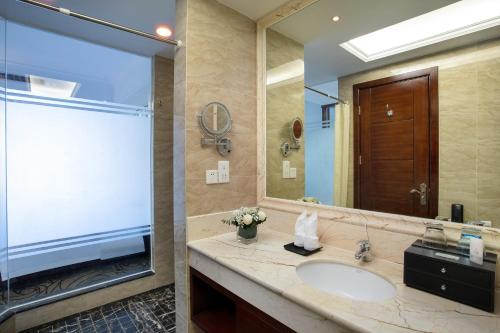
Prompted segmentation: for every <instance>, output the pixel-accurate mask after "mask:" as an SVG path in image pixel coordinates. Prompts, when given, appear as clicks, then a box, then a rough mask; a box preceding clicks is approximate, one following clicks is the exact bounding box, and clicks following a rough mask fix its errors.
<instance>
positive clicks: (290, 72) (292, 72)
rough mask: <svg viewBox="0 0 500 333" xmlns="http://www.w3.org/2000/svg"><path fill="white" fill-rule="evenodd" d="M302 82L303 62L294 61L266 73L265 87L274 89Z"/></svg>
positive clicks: (300, 60)
mask: <svg viewBox="0 0 500 333" xmlns="http://www.w3.org/2000/svg"><path fill="white" fill-rule="evenodd" d="M299 81H304V60H302V59H296V60H293V61H290V62H287V63H286V64H283V65H280V66H278V67H275V68H272V69H270V70H268V71H267V80H266V83H267V87H268V88H275V87H280V86H283V85H286V84H290V83H295V82H299Z"/></svg>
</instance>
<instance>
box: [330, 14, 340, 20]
mask: <svg viewBox="0 0 500 333" xmlns="http://www.w3.org/2000/svg"><path fill="white" fill-rule="evenodd" d="M332 21H333V22H338V21H340V16H337V15H335V16H334V17H332Z"/></svg>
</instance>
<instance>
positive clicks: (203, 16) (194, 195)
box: [174, 0, 257, 332]
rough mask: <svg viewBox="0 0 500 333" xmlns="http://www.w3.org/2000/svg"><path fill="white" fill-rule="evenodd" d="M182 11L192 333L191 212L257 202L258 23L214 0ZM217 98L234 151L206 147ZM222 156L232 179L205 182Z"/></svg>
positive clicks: (180, 145)
mask: <svg viewBox="0 0 500 333" xmlns="http://www.w3.org/2000/svg"><path fill="white" fill-rule="evenodd" d="M176 11H177V12H176V30H177V31H176V38H178V39H181V40H182V41H183V42H184V46H183V47H182V48H180V49H178V50H177V53H176V57H175V79H174V81H175V93H174V94H175V101H174V109H175V111H174V113H175V117H174V126H175V128H174V189H175V190H174V224H175V230H174V232H175V257H176V262H175V267H176V273H175V274H176V277H175V281H176V320H177V322H176V325H177V332H186V331H187V330H188V326H191V324H190V323H189V319H188V318H189V314H188V313H189V312H188V298H189V290H188V287H187V286H188V284H187V266H186V235H187V232H189V231H190V226H189V225H188V226H186V224H187V221H186V218H188V219H189V217H190V216H195V215H201V214H210V213H214V212H220V211H227V210H233V209H235V208H238V207H240V206H242V205H244V206H254V205H256V203H257V111H256V110H257V97H256V94H257V81H256V80H257V68H256V66H257V65H256V24H255V22H253V21H252V20H250V19H249V18H247V17H245V16H243V15H241V14H239V13H237V12H236V11H234V10H232V9H230V8H228V7H226V6H224V5H222V4H220V3H218V2H217V1H215V0H177V2H176ZM215 101H217V102H220V103H223V104H224V105H226V106H227V108H228V109H229V112H230V113H231V116H232V119H233V127H232V130H231V132H230V133H229V135H228V137H229V138H230V139H231V140H232V144H233V147H232V148H233V150H232V151H231V153H230V154H229V155H228V156H225V157H223V156H221V155H219V153H218V152H217V151H216V149H215V147H214V146H207V147H202V146H201V145H200V139H201V137H202V133H201V131H200V129H199V126H198V123H197V119H196V114H197V113H198V112H199V111H201V110H202V109H203V107H204V106H205V105H206V104H208V103H210V102H215ZM220 160H228V161H229V163H230V183H229V184H216V185H206V184H205V170H207V169H217V161H220ZM184 191H185V195H184ZM186 228H188V230H186ZM192 329H193V328H192V326H191V330H192Z"/></svg>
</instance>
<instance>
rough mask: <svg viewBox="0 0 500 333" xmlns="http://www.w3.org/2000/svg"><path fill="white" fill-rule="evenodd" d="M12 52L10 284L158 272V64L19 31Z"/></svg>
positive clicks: (17, 27)
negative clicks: (47, 277) (30, 278)
mask: <svg viewBox="0 0 500 333" xmlns="http://www.w3.org/2000/svg"><path fill="white" fill-rule="evenodd" d="M6 46H7V57H6V64H7V73H6V75H4V76H5V77H6V89H5V90H6V100H7V102H6V150H7V153H6V161H7V162H6V174H7V177H6V181H7V185H8V186H7V190H6V195H7V212H8V214H7V218H8V225H9V228H8V232H7V235H8V277H9V278H16V277H21V276H26V275H28V274H34V273H39V272H45V273H52V272H47V271H50V270H52V269H60V270H61V269H62V271H64V272H66V274H68V276H69V274H71V273H72V272H73V273H75V272H76V271H77V270H75V267H77V268H78V269H79V270H81V271H82V272H83V271H84V267H87V268H85V269H87V271H85V272H86V273H85V274H94V275H95V276H94V277H92V278H88V280H89V281H94V282H93V283H97V282H104V281H105V280H109V279H118V278H122V277H124V276H128V275H130V274H137V273H141V272H148V271H151V257H150V244H152V243H153V242H152V241H151V240H152V235H151V233H152V231H151V223H152V219H153V216H152V214H153V213H152V172H153V170H152V127H153V125H152V124H153V113H152V110H151V100H152V96H151V92H152V63H151V58H150V57H145V56H141V55H138V54H133V53H129V52H124V51H121V50H116V49H113V48H109V47H106V46H103V45H97V44H93V43H89V42H86V41H83V40H78V39H75V38H71V37H67V36H63V35H58V34H54V33H52V32H47V31H43V30H39V29H36V28H33V27H28V26H25V25H21V24H17V23H12V22H7V44H6ZM108 260H112V261H113V262H114V263H115V264H117V265H122V266H120V267H125V264H124V263H125V262H126V263H127V264H126V265H127V266H126V267H127V268H129V269H128V270H127V269H122V270H120V271H113V269H112V267H114V266H112V264H111V263H110V262H109V261H108ZM131 262H133V264H130V263H131ZM77 264H82V265H78V266H70V265H77ZM91 266H92V267H93V268H92V272H93V273H89V272H90V268H88V267H91ZM116 267H118V266H116ZM104 271H106V272H112V273H109V274H111V275H109V277H108V275H106V274H108V273H106V274H104V273H102V274H101V273H100V272H104ZM75 274H76V273H75ZM82 274H84V273H82ZM36 276H38V275H36ZM36 276H35V277H36ZM105 277H106V278H105ZM71 279H78V277H76V276H72V277H71ZM2 280H5V277H4V276H2ZM11 281H12V280H11ZM88 286H89V285H88V283H87V284H75V289H76V288H81V287H88ZM18 289H19V288H18ZM67 289H68V288H66V289H65V291H67ZM12 290H13V289H12ZM11 295H12V292H11ZM21 296H22V295H17V294H16V297H18V299H20V298H21Z"/></svg>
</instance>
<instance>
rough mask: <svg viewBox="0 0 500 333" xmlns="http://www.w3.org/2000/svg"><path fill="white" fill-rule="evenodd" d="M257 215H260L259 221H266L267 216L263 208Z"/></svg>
mask: <svg viewBox="0 0 500 333" xmlns="http://www.w3.org/2000/svg"><path fill="white" fill-rule="evenodd" d="M257 216H259V221H265V220H266V218H267V216H266V213H264V212H263V211H261V210H259V213H258V214H257Z"/></svg>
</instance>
